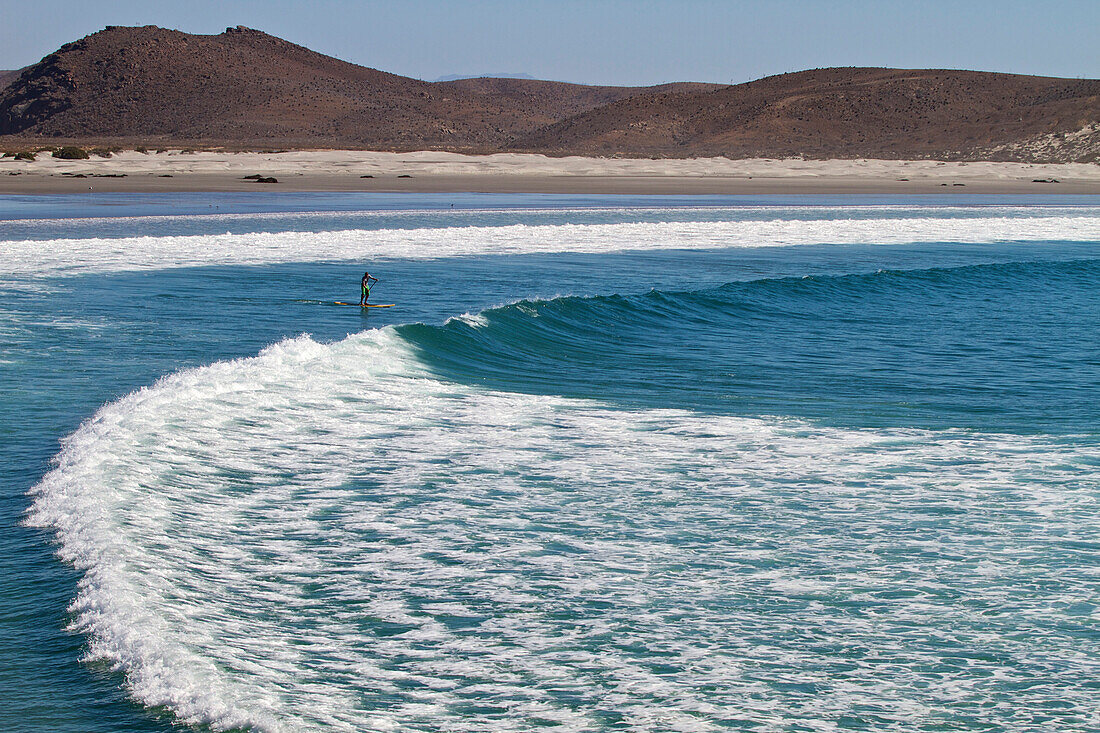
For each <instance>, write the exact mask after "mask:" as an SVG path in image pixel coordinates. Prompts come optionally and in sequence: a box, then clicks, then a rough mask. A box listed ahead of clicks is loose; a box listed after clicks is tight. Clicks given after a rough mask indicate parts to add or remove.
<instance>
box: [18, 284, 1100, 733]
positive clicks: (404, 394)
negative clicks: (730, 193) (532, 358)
mask: <svg viewBox="0 0 1100 733" xmlns="http://www.w3.org/2000/svg"><path fill="white" fill-rule="evenodd" d="M876 277H880V278H885V280H886V283H887V284H884V287H887V286H888V283H889V281H890V280H891V279H898V278H900V279H905V278H915V279H918V280H921V279H924V280H935V279H936V278H938V277H951V275H950V274H946V275H938V274H936V273H923V274H917V275H904V274H897V275H884V276H867V277H865V278H862V279H857V280H856V281H855V282H850V281H846V280H843V279H841V280H840V281H838V282H833V283H826V284H825V287H828V288H831V289H844V288H854V287H861V288H864V289H865V288H867V287H873V286H874V285H875V284H876V283H877V282H878V281H877V280H876V279H875V278H876ZM1090 277H1091V275H1090ZM820 286H821V284H820V283H818V284H814V283H805V284H804V283H794V282H789V281H777V282H768V283H763V284H760V285H759V287H758V288H756V289H754V286H752V285H736V286H735V285H731V286H727V287H725V288H721V289H718V290H715V291H708V292H702V293H688V294H680V295H675V296H670V295H665V294H660V293H655V294H650V295H648V296H641V297H638V298H623V299H619V298H599V299H592V300H589V301H579V302H578V301H575V300H571V299H565V300H559V301H551V302H549V303H538V304H531V303H520V304H516V305H514V306H509V307H505V308H502V309H497V310H494V311H490V312H488V313H486V314H481V315H479V316H477V317H469V318H467V321H466V323H465V324H463V325H462V327H461V329H460V328H459V326H457V325H456V324H455V322H452V323H451V324H449V325H447V326H443V327H436V328H434V329H431V328H427V327H401V328H400V329H396V330H395V329H392V328H388V329H383V330H379V331H370V332H365V333H362V334H358V335H354V336H350V337H348V338H347V339H345V340H343V341H340V342H338V343H335V344H330V345H324V344H320V343H316V342H314V341H312V340H311V339H309V338H307V337H301V338H298V339H294V340H290V341H285V342H282V343H279V344H277V345H274V346H272V347H270V348H268V349H266V350H265V351H263V352H262V353H261V354H259V355H258V356H257V357H254V358H248V359H241V360H237V361H232V362H223V363H217V364H213V365H211V366H208V367H203V368H199V369H194V370H189V371H183V372H180V373H178V374H175V375H171V376H169V377H166V378H164V379H162V380H160V381H159V382H157V383H156V384H155V385H153V386H151V387H148V388H145V389H142V390H139V391H138V392H135V393H133V394H131V395H129V396H128V397H125V398H124V399H122V400H120V401H118V402H116V403H113V404H111V405H108V406H106V407H104V408H103V409H101V410H100V411H99V412H98V413H97V414H96V415H95V417H94V418H93V419H91V420H90V421H88V422H87V423H86V424H85V425H84V426H82V427H81V428H80V429H79V430H78V431H77V432H76V433H75V434H73V435H72V436H70V437H69V438H68V439H67V440H66V441H65V444H64V447H63V450H62V452H61V454H60V455H59V457H58V462H57V467H56V468H55V469H54V470H53V471H52V472H51V473H50V474H48V475H47V476H46V477H45V478H44V479H43V481H42V482H41V483H40V484H39V485H38V486H37V487H36V488H35V490H34V492H33V493H34V504H33V509H32V512H31V515H30V516H31V522H32V523H33V524H35V525H37V526H41V527H49V528H52V529H53V530H54V531H55V532H56V533H57V535H58V537H59V539H60V543H61V550H60V552H61V555H62V557H63V558H64V559H65V560H67V561H68V562H71V563H72V564H74V565H75V566H76V567H77V568H78V569H80V570H81V571H82V572H83V574H84V575H83V579H82V581H81V583H80V588H79V595H78V598H77V600H76V601H75V603H74V606H73V617H74V621H73V628H74V629H76V630H79V631H81V632H83V633H85V634H87V636H88V638H89V649H88V657H89V658H90V659H94V660H102V661H105V662H107V663H109V664H111V665H114V666H115V667H116V668H118V669H120V670H121V671H123V672H124V673H125V675H126V679H127V684H128V685H129V687H130V689H131V692H132V694H133V695H134V697H135V698H136V699H138V700H139V701H141V702H142V703H143V704H145V705H148V706H151V707H156V706H167V707H168V708H170V709H171V710H173V711H174V712H175V713H176V714H177V715H178V716H179V718H180V719H181V720H183V721H185V722H187V723H191V724H206V725H210V726H212V727H213V728H215V729H219V730H226V729H232V728H246V729H253V730H261V731H284V730H286V731H292V730H293V731H297V730H346V731H352V730H364V729H369V730H391V729H392V730H425V731H427V730H448V729H461V730H469V731H499V730H516V731H520V730H530V729H532V728H533V727H549V728H552V729H557V730H575V731H581V730H593V729H613V728H618V727H623V726H626V727H629V728H630V729H633V730H652V731H657V730H685V731H686V730H692V731H694V730H719V729H723V728H729V727H735V728H736V727H758V728H761V729H774V730H779V729H789V728H790V727H791V726H792V725H796V724H804V725H807V726H811V725H825V724H827V725H833V726H844V725H849V724H856V723H858V724H861V725H862V724H869V725H873V726H874V727H876V728H878V729H882V730H906V729H910V728H911V726H912V725H914V724H915V723H916V722H918V721H919V722H921V723H922V724H925V725H932V724H935V725H942V726H944V727H967V726H969V725H974V724H978V723H981V724H983V725H984V724H986V723H989V722H990V721H994V722H995V723H996V724H997V725H999V726H1001V727H1003V728H1004V729H1009V730H1030V729H1034V728H1035V727H1036V726H1038V725H1041V724H1046V722H1047V721H1051V720H1058V721H1060V722H1059V725H1060V726H1061V727H1064V728H1065V729H1071V728H1074V727H1075V726H1078V727H1079V726H1084V725H1087V724H1086V723H1085V722H1084V720H1085V717H1086V716H1087V715H1088V714H1090V712H1089V711H1092V712H1095V690H1094V689H1093V686H1092V683H1091V680H1093V679H1095V674H1094V673H1095V671H1096V667H1095V660H1096V659H1097V658H1100V643H1098V642H1097V639H1096V637H1095V634H1090V633H1089V631H1088V629H1089V628H1090V627H1091V626H1093V625H1095V622H1096V608H1097V605H1096V603H1095V584H1094V581H1095V578H1094V577H1093V574H1092V568H1094V567H1095V561H1096V559H1097V557H1096V549H1095V548H1096V546H1097V545H1096V541H1097V539H1098V537H1097V532H1096V524H1095V516H1096V512H1097V510H1098V509H1100V506H1098V497H1100V480H1098V471H1097V466H1100V445H1098V442H1097V441H1096V440H1095V439H1094V438H1084V437H1082V436H1076V437H1066V438H1058V437H1055V436H1049V435H1038V436H1023V435H1011V434H995V433H974V432H969V431H960V430H915V429H876V430H871V429H846V428H830V427H825V426H820V425H815V424H813V423H809V422H805V421H800V420H791V419H783V418H753V417H740V416H736V415H728V414H726V415H723V414H706V413H704V412H700V411H695V410H684V409H669V408H663V409H661V408H644V407H637V406H635V407H629V406H623V405H615V404H611V403H604V402H596V401H589V400H578V399H572V398H569V397H563V396H560V395H538V394H524V393H520V392H508V391H502V390H499V389H494V388H492V387H491V386H477V385H475V384H463V383H460V382H457V381H453V380H448V379H441V378H440V377H439V376H436V375H435V370H434V369H429V368H428V365H427V364H426V363H425V361H424V358H423V354H424V352H425V349H426V344H427V343H428V342H429V341H432V340H434V341H435V342H436V343H435V345H434V346H433V347H432V348H436V347H439V346H440V345H441V344H442V345H448V344H449V345H450V346H451V347H452V353H451V356H452V357H453V355H454V353H455V350H456V349H457V350H459V351H466V350H467V347H470V346H471V345H472V344H473V341H472V340H476V339H477V338H480V337H483V335H484V334H488V335H487V336H484V338H487V339H488V340H489V341H488V343H487V344H483V345H481V346H480V347H476V346H475V348H473V352H474V353H475V354H476V353H477V351H478V348H481V354H482V356H483V357H484V356H485V355H486V354H488V353H490V352H492V353H495V354H498V355H501V357H502V358H505V359H510V360H516V359H522V358H526V357H525V355H523V354H522V353H521V352H522V349H521V348H520V346H514V348H513V349H512V351H507V350H506V349H505V348H504V346H505V344H504V342H503V340H502V339H503V336H502V334H503V332H504V331H503V328H504V326H503V325H502V324H504V323H508V324H510V328H511V329H512V330H515V328H516V322H517V321H522V322H523V323H525V324H526V327H527V329H528V330H529V331H530V330H532V329H537V330H540V333H542V335H543V336H544V337H546V338H540V339H529V338H528V336H524V338H525V339H528V340H527V343H533V342H534V341H536V340H537V341H545V340H546V339H548V338H549V337H550V335H552V334H554V333H556V332H557V331H558V329H565V330H566V331H568V330H569V329H571V328H577V323H578V322H580V321H581V320H583V321H584V323H587V324H588V325H589V326H591V327H592V328H593V329H595V330H596V331H600V330H601V329H606V328H607V326H608V324H611V325H612V326H613V327H615V328H617V327H619V326H621V325H623V324H637V321H638V320H639V319H641V318H642V317H643V316H642V314H643V313H648V314H649V315H648V318H649V319H650V321H651V322H652V321H653V320H654V319H656V320H660V319H662V318H668V317H671V314H673V313H674V312H675V314H676V319H677V320H682V319H683V317H684V315H685V312H686V311H688V310H690V309H697V310H698V311H699V312H700V313H701V312H702V311H701V309H703V308H704V307H712V306H708V305H707V304H708V303H710V302H712V301H717V302H722V303H725V304H726V306H729V307H726V308H725V313H724V315H723V316H722V317H723V318H727V317H733V316H735V315H736V313H734V309H733V308H732V305H731V304H736V303H742V304H744V303H747V302H748V299H749V298H748V295H746V293H750V294H751V293H754V292H756V293H759V292H761V291H764V292H766V291H774V290H786V291H790V290H792V289H793V290H799V289H806V288H809V289H813V288H815V287H820ZM655 305H660V306H661V308H654V307H653V306H655ZM654 311H656V312H654ZM731 314H732V315H731ZM700 317H701V316H700ZM791 317H795V318H797V317H798V314H796V313H795V314H791ZM547 324H549V325H547ZM650 325H651V326H652V323H650ZM425 330H427V331H428V333H427V334H425V333H424V332H425ZM414 340H415V342H414ZM445 351H446V350H444V349H441V348H440V349H437V351H436V352H435V353H437V355H439V358H446V356H447V355H446V353H445ZM546 353H554V354H557V355H559V356H560V350H559V349H557V348H551V349H550V350H549V351H546V350H543V351H540V352H539V353H538V354H537V356H538V358H539V359H542V358H544V357H545V355H546ZM473 358H476V356H475V357H473ZM579 359H580V357H579V356H578V355H572V356H571V359H570V363H571V364H575V363H577V362H578V361H579ZM473 381H475V382H476V381H477V380H473ZM1052 578H1057V582H1052ZM853 721H855V722H853ZM860 721H862V722H860ZM1062 724H1064V726H1063V725H1062Z"/></svg>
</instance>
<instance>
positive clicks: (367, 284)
mask: <svg viewBox="0 0 1100 733" xmlns="http://www.w3.org/2000/svg"><path fill="white" fill-rule="evenodd" d="M376 282H378V278H376V277H371V276H370V273H369V272H364V273H363V282H362V283H361V285H362V286H363V292H362V294H361V295H360V296H359V305H366V304H367V299H368V298H370V288H371V284H372V283H376Z"/></svg>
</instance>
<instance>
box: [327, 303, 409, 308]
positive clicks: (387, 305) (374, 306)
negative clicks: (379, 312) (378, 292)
mask: <svg viewBox="0 0 1100 733" xmlns="http://www.w3.org/2000/svg"><path fill="white" fill-rule="evenodd" d="M332 304H333V305H354V306H357V307H359V308H393V307H394V306H395V305H397V303H384V304H381V305H375V304H374V303H368V304H367V305H359V304H358V303H341V302H340V301H333V303H332Z"/></svg>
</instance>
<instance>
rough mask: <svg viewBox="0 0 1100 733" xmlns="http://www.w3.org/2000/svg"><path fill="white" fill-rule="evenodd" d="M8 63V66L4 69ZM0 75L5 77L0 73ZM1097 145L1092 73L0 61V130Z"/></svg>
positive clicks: (75, 138)
mask: <svg viewBox="0 0 1100 733" xmlns="http://www.w3.org/2000/svg"><path fill="white" fill-rule="evenodd" d="M13 77H14V78H13ZM5 79H8V80H9V81H8V83H7V85H6V86H5V85H4V80H5ZM50 140H59V141H66V142H78V143H86V144H121V145H128V144H129V145H173V144H175V145H183V146H191V147H228V148H231V149H234V148H241V149H244V148H256V147H279V148H341V147H348V148H367V149H377V150H414V149H435V150H453V151H457V152H473V153H488V152H501V151H531V152H542V153H548V154H552V155H601V156H607V155H627V156H633V157H637V156H641V157H698V156H719V155H724V156H727V157H793V156H805V157H813V158H830V157H835V158H854V157H885V158H939V159H950V160H961V159H1005V160H1024V161H1036V162H1066V161H1069V160H1083V161H1097V160H1100V81H1098V80H1091V79H1090V80H1077V79H1055V78H1047V77H1030V76H1017V75H1011V74H1000V73H994V72H976V71H951V70H901V69H861V68H844V69H817V70H812V71H803V72H797V73H793V74H783V75H779V76H772V77H767V78H764V79H760V80H758V81H754V82H749V83H747V84H738V85H733V86H726V85H718V84H702V83H690V82H684V83H675V84H666V85H660V86H656V87H607V86H586V85H581V84H567V83H564V82H553V81H541V80H537V79H523V78H515V77H479V78H464V79H455V80H451V81H440V82H425V81H420V80H417V79H410V78H408V77H403V76H398V75H396V74H390V73H387V72H384V71H380V70H377V69H370V68H366V67H362V66H358V65H355V64H351V63H347V62H345V61H340V60H338V59H335V58H332V57H330V56H325V55H323V54H320V53H317V52H315V51H311V50H309V49H307V48H304V47H302V46H298V45H296V44H293V43H290V42H288V41H284V40H282V39H279V38H276V37H274V36H271V35H268V34H266V33H263V32H261V31H257V30H253V29H249V28H245V27H243V26H238V27H236V28H229V29H227V30H226V31H225V32H224V33H221V34H217V35H193V34H187V33H182V32H180V31H174V30H167V29H164V28H158V27H156V26H145V27H140V28H130V27H118V26H109V27H107V28H106V29H105V30H103V31H100V32H98V33H94V34H92V35H90V36H87V37H85V38H82V39H80V40H78V41H74V42H72V43H68V44H65V45H64V46H62V47H61V48H59V49H58V50H57V51H55V52H54V53H52V54H50V55H48V56H46V57H45V58H43V59H42V60H41V61H40V62H38V63H37V64H34V65H32V66H29V67H27V68H25V69H22V70H19V71H18V72H0V145H9V146H12V145H19V144H29V143H30V142H31V141H34V142H39V143H40V142H43V141H50Z"/></svg>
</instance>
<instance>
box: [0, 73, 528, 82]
mask: <svg viewBox="0 0 1100 733" xmlns="http://www.w3.org/2000/svg"><path fill="white" fill-rule="evenodd" d="M0 73H3V72H0ZM535 78H537V77H534V76H531V75H530V74H523V73H508V72H505V71H498V72H495V73H491V74H447V75H445V76H440V77H437V78H435V79H432V81H433V82H440V81H458V80H460V79H535Z"/></svg>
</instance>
